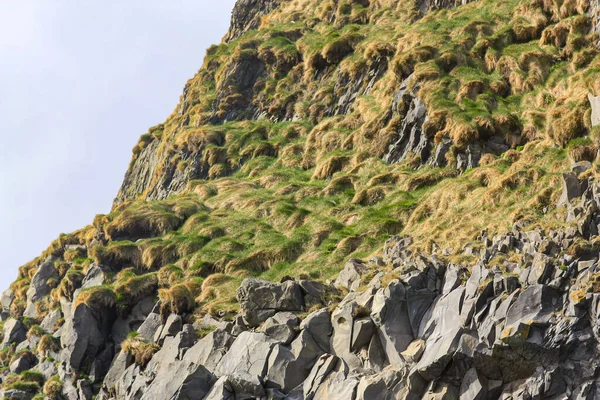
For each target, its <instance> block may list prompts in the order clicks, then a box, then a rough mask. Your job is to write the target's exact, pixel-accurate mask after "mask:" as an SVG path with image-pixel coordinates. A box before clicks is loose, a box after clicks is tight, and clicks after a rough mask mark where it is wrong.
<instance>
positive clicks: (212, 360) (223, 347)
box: [184, 329, 235, 373]
mask: <svg viewBox="0 0 600 400" xmlns="http://www.w3.org/2000/svg"><path fill="white" fill-rule="evenodd" d="M234 340H235V338H234V337H233V336H231V335H230V334H229V333H228V332H226V331H223V330H220V329H216V330H214V331H212V332H211V333H209V334H208V335H206V336H205V337H204V338H202V339H200V340H199V341H198V343H196V344H195V345H194V346H192V347H191V348H190V349H189V350H188V351H187V352H186V353H185V356H184V357H185V358H186V359H189V360H190V361H194V362H197V363H198V364H201V365H204V367H206V369H208V370H209V371H210V372H212V373H215V369H216V367H217V365H218V364H219V362H220V361H221V359H222V358H223V356H224V355H225V353H227V351H228V350H229V348H230V347H231V345H232V344H233V342H234Z"/></svg>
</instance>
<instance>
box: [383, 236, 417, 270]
mask: <svg viewBox="0 0 600 400" xmlns="http://www.w3.org/2000/svg"><path fill="white" fill-rule="evenodd" d="M412 242H413V240H412V238H411V237H399V236H392V237H391V238H389V239H388V240H386V241H385V245H384V246H383V261H384V262H385V263H386V264H393V263H394V261H395V260H397V259H400V258H402V257H403V256H404V255H405V252H406V250H407V249H408V247H409V246H410V245H411V244H412Z"/></svg>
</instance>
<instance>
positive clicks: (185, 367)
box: [141, 360, 216, 400]
mask: <svg viewBox="0 0 600 400" xmlns="http://www.w3.org/2000/svg"><path fill="white" fill-rule="evenodd" d="M215 382H216V378H215V376H214V375H213V374H211V373H210V372H209V371H208V370H207V369H206V368H204V366H202V365H199V364H195V363H190V362H187V361H186V360H182V361H181V362H178V361H176V360H175V361H173V362H170V363H162V365H161V366H160V368H159V369H158V371H157V372H156V378H155V379H154V381H152V383H151V384H150V386H148V389H147V390H146V392H145V393H144V395H143V396H142V397H141V399H142V400H158V399H179V400H193V399H198V398H203V397H204V396H206V395H207V394H208V393H209V391H210V389H211V388H212V386H213V384H214V383H215Z"/></svg>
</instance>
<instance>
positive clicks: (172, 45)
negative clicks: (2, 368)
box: [0, 0, 234, 291]
mask: <svg viewBox="0 0 600 400" xmlns="http://www.w3.org/2000/svg"><path fill="white" fill-rule="evenodd" d="M233 5H234V0H221V1H218V2H215V1H212V0H210V1H209V0H162V1H158V0H144V1H141V0H140V1H137V0H135V1H134V0H128V1H120V0H104V1H81V0H61V1H51V0H38V1H34V0H31V1H17V0H6V1H1V2H0V124H1V126H0V139H1V142H0V291H3V290H4V289H5V288H6V287H8V285H9V284H10V283H11V282H12V281H13V280H14V279H15V278H16V276H17V268H18V267H19V266H20V265H22V264H24V263H25V262H27V261H29V260H31V259H33V258H34V257H36V256H37V255H39V254H40V252H41V251H43V250H44V249H45V248H46V247H47V246H48V245H49V244H50V242H51V241H52V240H53V239H55V238H56V237H58V234H59V233H61V232H71V231H73V230H75V229H79V228H81V227H83V226H85V225H87V224H89V223H91V221H92V220H93V218H94V216H95V215H96V214H98V213H106V212H108V211H109V210H110V206H111V203H112V200H113V198H114V196H115V195H116V193H117V190H118V188H119V186H120V184H121V181H122V179H123V175H124V173H125V170H126V168H127V165H128V163H129V160H130V158H131V149H132V147H133V146H134V144H135V143H136V141H137V139H138V137H139V136H140V135H141V134H143V133H145V132H146V130H147V129H148V128H149V127H150V126H153V125H156V124H158V123H160V122H162V121H164V119H165V118H166V117H167V116H168V115H169V114H170V113H171V112H172V111H173V110H174V109H175V106H176V105H177V102H178V100H179V95H180V94H181V92H182V89H183V86H184V84H185V82H186V80H187V79H189V78H191V77H192V76H193V75H194V73H195V72H196V71H197V70H198V68H199V67H200V66H201V64H202V59H203V57H204V54H205V50H206V48H207V47H208V46H209V45H210V44H213V43H218V42H219V41H220V40H221V38H222V37H223V35H224V34H225V32H226V30H227V27H228V25H229V18H230V13H231V9H232V8H233Z"/></svg>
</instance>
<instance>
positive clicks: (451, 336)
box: [416, 327, 463, 381]
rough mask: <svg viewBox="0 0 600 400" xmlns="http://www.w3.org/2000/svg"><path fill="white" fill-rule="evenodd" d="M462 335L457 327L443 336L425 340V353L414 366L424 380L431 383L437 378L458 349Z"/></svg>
mask: <svg viewBox="0 0 600 400" xmlns="http://www.w3.org/2000/svg"><path fill="white" fill-rule="evenodd" d="M462 333H463V329H462V327H458V328H454V329H452V330H450V331H448V332H447V333H446V334H444V335H441V336H432V337H430V338H429V340H427V343H426V346H425V351H424V352H423V355H422V357H421V359H420V360H419V362H418V363H417V366H416V368H417V370H418V371H419V374H420V375H421V376H422V377H423V378H424V379H425V380H427V381H431V380H433V379H435V378H437V377H439V376H440V375H441V374H442V372H443V371H444V369H446V366H447V365H448V363H449V362H450V361H451V360H452V354H453V353H454V351H455V350H456V349H457V347H458V344H459V341H460V337H461V335H462Z"/></svg>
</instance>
